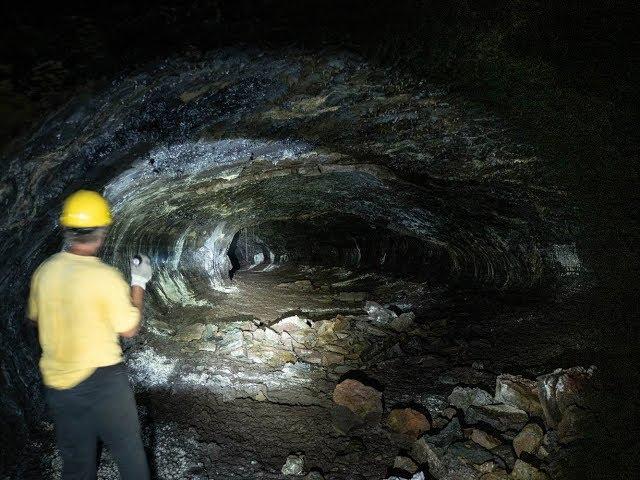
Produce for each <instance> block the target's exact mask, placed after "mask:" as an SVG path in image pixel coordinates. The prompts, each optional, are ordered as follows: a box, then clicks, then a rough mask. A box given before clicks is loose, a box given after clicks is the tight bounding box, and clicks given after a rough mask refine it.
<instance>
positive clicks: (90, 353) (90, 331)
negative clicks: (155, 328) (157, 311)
mask: <svg viewBox="0 0 640 480" xmlns="http://www.w3.org/2000/svg"><path fill="white" fill-rule="evenodd" d="M33 278H34V279H33V285H34V288H33V290H34V291H33V292H32V296H31V304H30V306H29V310H30V312H31V314H32V315H34V316H37V317H38V333H39V338H40V345H41V347H42V358H41V360H40V368H41V371H42V375H43V379H44V382H45V384H46V385H48V386H50V387H53V388H71V387H73V386H75V385H77V384H78V383H80V382H81V381H82V380H84V379H86V378H87V377H89V375H91V373H92V372H93V371H94V370H95V369H96V368H98V367H105V366H108V365H115V364H116V363H119V362H121V361H122V352H121V349H120V343H119V339H118V333H116V332H125V331H128V330H131V329H132V328H134V327H135V326H136V325H137V324H138V322H139V319H140V312H139V311H138V309H137V308H135V307H134V306H133V305H131V302H130V300H129V287H128V285H127V283H126V282H125V281H124V278H123V277H122V275H121V274H120V272H118V271H117V270H116V269H114V268H112V267H110V266H108V265H105V264H104V263H102V262H101V261H100V260H99V259H98V258H97V257H93V256H82V255H74V254H72V253H69V252H61V253H58V254H56V255H54V256H53V257H51V258H50V259H48V260H47V261H46V262H44V263H43V264H42V265H41V266H40V267H39V268H38V270H37V271H36V273H35V274H34V277H33Z"/></svg>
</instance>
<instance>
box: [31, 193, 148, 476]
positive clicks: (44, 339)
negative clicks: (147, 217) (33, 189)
mask: <svg viewBox="0 0 640 480" xmlns="http://www.w3.org/2000/svg"><path fill="white" fill-rule="evenodd" d="M111 223H112V216H111V211H110V208H109V204H108V203H107V201H106V200H105V199H104V198H103V197H102V196H101V195H100V194H98V193H96V192H92V191H87V190H80V191H78V192H76V193H74V194H72V195H71V196H70V197H68V198H67V199H66V201H65V202H64V206H63V209H62V215H61V217H60V224H61V225H62V227H63V229H64V239H65V248H64V249H63V251H62V252H59V253H57V254H55V255H53V256H52V257H50V258H49V259H47V260H46V261H45V262H44V263H42V264H41V265H40V266H39V267H38V268H37V269H36V271H35V273H34V275H33V277H32V279H31V292H30V295H29V301H28V308H27V316H28V317H29V318H30V319H31V320H33V321H34V322H36V325H37V327H38V337H39V341H40V345H41V347H42V357H41V359H40V370H41V373H42V379H43V382H44V384H45V396H46V401H47V406H48V407H49V410H50V412H51V416H52V417H53V421H54V425H55V430H56V445H57V447H58V449H59V451H60V455H61V457H62V460H63V469H62V478H63V480H76V479H77V480H80V479H83V480H84V479H95V478H96V473H97V472H96V470H97V460H98V459H97V458H96V457H97V452H98V442H99V441H101V442H102V443H103V444H104V445H105V446H106V447H107V448H108V449H109V451H110V452H111V454H112V456H113V457H114V459H115V461H116V463H117V465H118V469H119V471H120V476H121V478H122V479H123V480H133V479H135V480H144V479H148V478H149V468H148V464H147V460H146V456H145V451H144V447H143V444H142V438H141V436H140V423H139V421H138V414H137V410H136V404H135V400H134V396H133V391H132V390H131V386H130V385H129V380H128V376H127V372H126V369H125V366H124V364H123V363H122V349H121V347H120V341H119V336H121V337H125V338H129V337H133V336H135V335H136V334H137V333H138V331H139V329H140V319H141V312H142V306H143V299H144V293H145V288H146V284H147V282H148V281H149V280H150V279H151V276H152V268H151V263H150V261H149V258H148V257H146V256H141V258H140V259H138V261H133V260H132V261H131V288H129V285H128V284H127V283H126V282H125V280H124V278H123V276H122V274H121V273H120V272H119V271H118V270H117V269H116V268H113V267H111V266H109V265H107V264H105V263H103V262H102V261H100V259H99V258H98V256H97V255H98V251H99V249H100V247H101V246H102V244H103V242H104V240H105V237H106V234H107V228H108V227H109V225H110V224H111Z"/></svg>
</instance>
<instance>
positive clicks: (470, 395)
mask: <svg viewBox="0 0 640 480" xmlns="http://www.w3.org/2000/svg"><path fill="white" fill-rule="evenodd" d="M449 403H450V404H451V405H453V406H454V407H456V408H459V409H460V410H463V411H466V410H467V408H469V406H471V405H475V406H477V407H481V406H484V405H491V404H492V403H496V402H495V401H494V400H493V397H492V396H491V394H490V393H489V392H486V391H484V390H482V389H480V388H475V387H456V388H454V389H453V392H451V395H449Z"/></svg>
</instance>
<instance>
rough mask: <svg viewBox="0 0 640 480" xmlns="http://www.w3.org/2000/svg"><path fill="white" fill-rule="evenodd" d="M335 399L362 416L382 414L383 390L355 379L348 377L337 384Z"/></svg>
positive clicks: (339, 403) (337, 402) (334, 393)
mask: <svg viewBox="0 0 640 480" xmlns="http://www.w3.org/2000/svg"><path fill="white" fill-rule="evenodd" d="M333 401H334V402H335V403H336V404H338V405H343V406H345V407H347V408H348V409H349V410H351V411H352V412H353V413H355V414H356V415H358V416H360V417H362V418H367V417H370V416H379V415H381V414H382V392H380V391H378V390H376V389H375V388H373V387H369V386H367V385H364V384H363V383H361V382H359V381H358V380H355V379H351V378H348V379H346V380H344V381H342V382H340V383H339V384H338V385H336V388H335V389H334V390H333Z"/></svg>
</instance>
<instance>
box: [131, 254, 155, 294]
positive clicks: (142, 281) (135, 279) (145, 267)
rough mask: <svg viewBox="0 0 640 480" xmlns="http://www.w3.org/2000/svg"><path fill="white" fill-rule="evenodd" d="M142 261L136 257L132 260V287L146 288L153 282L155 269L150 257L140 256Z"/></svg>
mask: <svg viewBox="0 0 640 480" xmlns="http://www.w3.org/2000/svg"><path fill="white" fill-rule="evenodd" d="M140 259H141V260H139V259H138V258H136V257H133V258H132V259H131V286H134V285H137V286H139V287H142V288H146V286H147V282H148V281H149V280H151V275H153V269H152V268H151V260H149V257H147V256H146V255H140Z"/></svg>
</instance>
